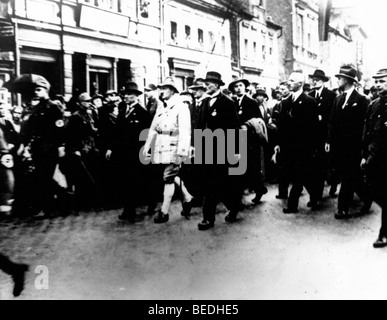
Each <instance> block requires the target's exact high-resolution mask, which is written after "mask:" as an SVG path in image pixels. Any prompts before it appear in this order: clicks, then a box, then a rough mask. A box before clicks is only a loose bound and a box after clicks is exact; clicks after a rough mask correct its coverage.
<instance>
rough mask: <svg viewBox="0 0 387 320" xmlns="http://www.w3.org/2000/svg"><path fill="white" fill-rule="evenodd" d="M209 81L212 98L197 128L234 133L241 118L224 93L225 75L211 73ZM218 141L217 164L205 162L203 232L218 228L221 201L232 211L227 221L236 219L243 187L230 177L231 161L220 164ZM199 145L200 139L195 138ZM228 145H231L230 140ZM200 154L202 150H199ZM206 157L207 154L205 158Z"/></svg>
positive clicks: (208, 75)
mask: <svg viewBox="0 0 387 320" xmlns="http://www.w3.org/2000/svg"><path fill="white" fill-rule="evenodd" d="M205 82H206V87H207V94H208V95H209V97H208V98H207V99H206V100H205V101H204V102H203V106H202V108H201V112H200V114H199V117H198V121H197V125H196V128H197V129H200V130H206V129H209V130H210V131H211V132H212V133H213V132H215V131H216V130H218V129H219V130H221V131H222V132H223V133H224V134H225V135H227V130H234V132H235V131H237V130H239V128H240V124H239V118H238V115H237V112H236V110H235V106H234V103H233V101H232V100H231V99H230V98H228V97H227V96H225V95H224V94H222V93H221V90H220V89H221V87H222V86H223V85H224V82H223V81H222V76H221V75H220V74H219V73H218V72H212V71H211V72H208V73H207V77H206V79H205ZM217 144H218V142H217V139H214V145H213V149H214V151H215V152H214V162H213V164H204V165H203V166H202V179H203V181H204V183H203V184H204V185H205V191H204V206H203V221H202V222H201V223H200V224H199V226H198V227H199V230H201V231H206V230H209V229H212V228H213V227H214V225H215V214H216V208H217V204H218V203H219V202H220V201H221V200H223V202H224V203H225V205H226V206H227V207H228V209H229V210H230V214H229V215H228V216H227V217H226V221H228V222H234V221H235V220H236V217H237V214H238V211H239V205H240V197H239V192H238V190H239V189H238V188H237V186H235V183H233V182H234V181H232V180H234V178H232V179H231V178H230V177H229V168H230V165H229V163H228V161H226V164H221V163H218V159H217V156H216V153H217V149H218V148H217V147H218V145H217ZM196 145H197V142H196V141H195V146H196ZM225 145H227V142H226V144H225ZM222 148H223V149H224V146H223V147H222V146H220V149H222ZM196 153H198V150H197V152H196ZM226 154H227V153H226ZM205 158H206V157H205V153H204V157H203V160H205ZM203 162H204V161H203ZM238 178H239V177H237V178H236V179H238Z"/></svg>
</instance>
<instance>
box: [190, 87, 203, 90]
mask: <svg viewBox="0 0 387 320" xmlns="http://www.w3.org/2000/svg"><path fill="white" fill-rule="evenodd" d="M188 89H190V90H200V89H201V90H206V87H205V86H190V87H188Z"/></svg>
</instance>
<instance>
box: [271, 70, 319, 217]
mask: <svg viewBox="0 0 387 320" xmlns="http://www.w3.org/2000/svg"><path fill="white" fill-rule="evenodd" d="M304 82H305V80H304V75H303V74H301V73H298V72H294V73H292V74H291V75H290V78H289V81H288V84H289V88H290V91H291V92H292V95H291V96H290V97H289V98H287V99H286V100H283V101H282V102H281V105H282V106H281V113H280V115H279V119H278V135H279V145H278V146H276V148H275V149H276V151H275V153H276V154H277V157H278V156H279V157H280V158H281V162H282V163H283V165H284V169H285V171H286V175H287V176H288V177H289V178H290V182H291V183H292V190H291V192H290V196H289V199H288V207H287V208H285V209H284V210H283V211H284V213H285V214H293V213H298V204H299V198H300V196H301V194H302V190H303V188H304V187H306V189H307V190H308V192H309V195H310V202H309V204H308V206H309V207H315V206H316V205H317V202H318V199H317V196H316V192H315V189H314V181H313V179H312V174H311V173H312V172H311V171H312V170H311V166H310V163H312V161H313V157H314V155H315V151H316V147H317V138H316V137H317V130H316V128H317V124H318V114H317V103H316V100H314V99H313V98H312V97H310V96H308V95H306V94H305V93H304V92H303V86H304Z"/></svg>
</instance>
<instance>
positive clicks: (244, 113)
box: [234, 95, 263, 124]
mask: <svg viewBox="0 0 387 320" xmlns="http://www.w3.org/2000/svg"><path fill="white" fill-rule="evenodd" d="M234 105H235V110H236V112H237V114H238V117H239V121H240V123H241V124H244V123H246V122H247V121H249V120H251V119H254V118H261V119H263V115H262V114H261V111H260V110H259V105H258V102H257V101H255V100H253V99H251V98H250V97H248V96H247V95H245V96H244V97H243V99H242V103H241V104H240V105H239V102H238V100H235V101H234Z"/></svg>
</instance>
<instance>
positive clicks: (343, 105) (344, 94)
mask: <svg viewBox="0 0 387 320" xmlns="http://www.w3.org/2000/svg"><path fill="white" fill-rule="evenodd" d="M346 101H347V93H346V92H344V93H343V95H342V96H341V99H340V103H339V105H340V106H341V108H342V109H345V105H346V103H345V102H346Z"/></svg>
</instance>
